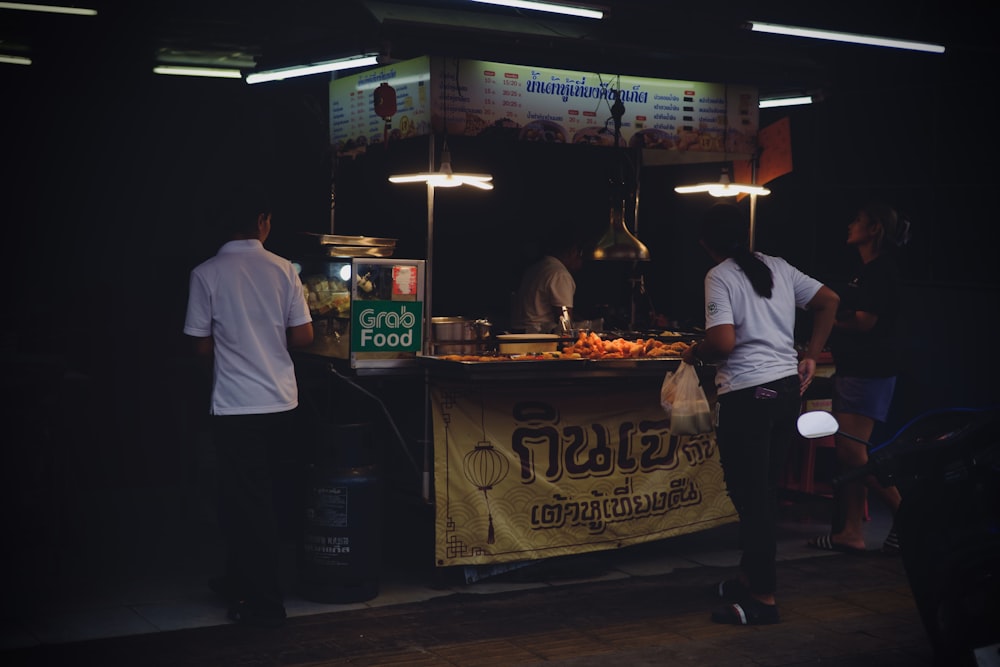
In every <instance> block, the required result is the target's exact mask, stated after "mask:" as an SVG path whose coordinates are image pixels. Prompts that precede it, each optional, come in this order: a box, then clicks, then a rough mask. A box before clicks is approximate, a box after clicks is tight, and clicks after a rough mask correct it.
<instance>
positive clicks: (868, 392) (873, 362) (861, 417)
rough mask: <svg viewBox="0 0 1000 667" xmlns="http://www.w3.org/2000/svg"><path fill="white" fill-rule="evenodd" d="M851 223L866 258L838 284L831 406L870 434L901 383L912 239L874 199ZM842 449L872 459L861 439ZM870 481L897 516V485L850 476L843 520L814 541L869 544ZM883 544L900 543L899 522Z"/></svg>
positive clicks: (843, 547)
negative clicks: (905, 266) (899, 335)
mask: <svg viewBox="0 0 1000 667" xmlns="http://www.w3.org/2000/svg"><path fill="white" fill-rule="evenodd" d="M847 230H848V231H847V244H848V245H849V246H852V247H854V248H855V249H856V250H857V252H858V257H859V259H860V264H859V266H858V267H857V268H856V269H855V271H854V272H853V274H852V277H851V279H850V281H849V282H848V283H847V284H846V285H844V286H843V287H841V288H839V289H838V290H837V291H838V293H839V295H840V310H839V311H838V314H837V322H836V324H835V325H834V329H833V335H832V336H831V338H830V348H831V351H832V353H833V360H834V364H835V365H836V373H835V375H834V377H833V414H834V416H835V417H836V418H837V421H838V422H839V424H840V431H841V432H843V433H848V434H850V435H852V436H854V437H856V438H860V439H861V440H863V441H869V438H871V434H872V431H873V429H874V427H875V423H876V422H884V421H885V420H886V417H887V416H888V413H889V406H890V404H891V402H892V395H893V392H894V390H895V386H896V375H897V372H898V370H897V367H898V362H897V355H896V349H897V345H896V343H895V340H894V335H895V330H896V320H897V315H898V312H897V310H898V303H899V294H898V292H899V272H898V268H897V266H896V262H895V258H894V252H893V250H894V249H895V248H896V247H898V246H901V245H903V244H904V243H906V241H907V240H908V237H909V223H908V222H907V221H905V220H902V219H900V218H899V216H898V215H897V213H896V211H894V210H893V209H892V208H889V207H888V206H885V205H882V204H869V205H866V206H863V207H862V208H861V209H860V210H858V212H857V215H856V217H855V218H854V220H853V221H852V222H851V223H850V225H848V228H847ZM836 450H837V461H838V463H839V464H840V466H841V467H842V468H843V469H844V470H845V471H846V470H851V469H856V468H860V467H861V466H864V465H865V464H866V463H867V462H868V448H867V446H866V445H864V444H863V443H861V442H857V441H855V440H851V439H848V438H845V437H843V436H840V435H837V436H836ZM868 489H873V490H874V491H875V492H876V493H878V495H879V496H881V498H882V500H883V501H884V502H885V503H886V505H887V506H888V507H889V509H890V510H891V511H892V514H893V516H895V514H896V511H897V510H898V509H899V504H900V495H899V491H898V490H897V489H896V487H894V486H889V487H883V486H882V485H881V484H879V482H878V480H876V479H875V477H874V476H872V475H869V476H868V477H867V478H866V479H864V480H862V481H857V482H848V483H845V484H843V485H842V486H841V487H840V488H839V489H838V490H837V494H836V498H837V504H838V513H839V520H840V521H842V523H843V525H842V526H838V525H836V523H837V519H836V518H835V522H834V523H835V525H834V526H833V532H832V533H830V534H828V535H822V536H820V537H817V538H815V539H813V540H811V541H810V542H809V545H810V546H813V547H816V548H820V549H827V550H833V551H863V550H865V539H864V532H863V529H862V522H863V519H864V511H865V501H866V498H867V493H868ZM882 549H883V551H886V552H896V551H898V550H899V540H898V536H897V535H896V532H895V530H894V529H893V530H891V531H890V533H889V535H888V536H887V537H886V539H885V542H884V543H883V546H882Z"/></svg>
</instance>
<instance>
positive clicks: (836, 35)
mask: <svg viewBox="0 0 1000 667" xmlns="http://www.w3.org/2000/svg"><path fill="white" fill-rule="evenodd" d="M749 26H750V30H752V31H755V32H766V33H771V34H774V35H790V36H792V37H809V38H812V39H826V40H831V41H834V42H849V43H851V44H866V45H868V46H884V47H887V48H890V49H906V50H909V51H924V52H926V53H944V47H943V46H941V45H940V44H932V43H930V42H914V41H911V40H907V39H893V38H891V37H877V36H875V35H860V34H857V33H853V32H836V31H833V30H820V29H818V28H801V27H798V26H793V25H779V24H776V23H761V22H759V21H750V22H749Z"/></svg>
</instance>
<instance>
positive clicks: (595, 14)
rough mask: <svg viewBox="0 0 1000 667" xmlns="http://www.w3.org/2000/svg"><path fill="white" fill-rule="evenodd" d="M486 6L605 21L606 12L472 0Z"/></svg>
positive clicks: (520, 1) (514, 1) (514, 0)
mask: <svg viewBox="0 0 1000 667" xmlns="http://www.w3.org/2000/svg"><path fill="white" fill-rule="evenodd" d="M472 1H473V2H480V3H483V4H486V5H500V6H502V7H513V8H514V9H530V10H533V11H536V12H550V13H553V14H564V15H566V16H577V17H580V18H585V19H603V18H604V12H603V11H601V10H599V9H590V8H588V7H580V6H576V5H561V4H555V3H552V2H526V1H523V0H472Z"/></svg>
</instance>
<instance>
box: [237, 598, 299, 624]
mask: <svg viewBox="0 0 1000 667" xmlns="http://www.w3.org/2000/svg"><path fill="white" fill-rule="evenodd" d="M226 616H228V617H229V620H231V621H233V622H234V623H238V624H239V625H249V626H252V627H255V628H280V627H281V626H282V625H284V624H285V618H286V615H285V608H284V607H283V606H282V605H263V604H252V603H250V602H247V601H246V600H240V601H239V602H236V603H234V604H232V605H230V607H229V612H228V613H227V614H226Z"/></svg>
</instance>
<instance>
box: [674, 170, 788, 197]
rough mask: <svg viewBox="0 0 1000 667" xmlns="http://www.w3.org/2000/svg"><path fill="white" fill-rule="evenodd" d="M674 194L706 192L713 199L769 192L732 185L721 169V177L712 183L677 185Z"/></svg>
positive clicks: (742, 185)
mask: <svg viewBox="0 0 1000 667" xmlns="http://www.w3.org/2000/svg"><path fill="white" fill-rule="evenodd" d="M674 192H676V193H678V194H682V195H687V194H693V193H698V192H707V193H708V194H710V195H712V196H713V197H735V196H736V195H740V194H747V195H769V194H771V191H770V190H768V189H767V188H765V187H763V186H760V185H751V184H748V183H732V182H730V180H729V170H728V169H723V170H722V176H721V177H720V178H719V180H718V181H716V182H714V183H698V184H697V185H678V186H677V187H676V188H674Z"/></svg>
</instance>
